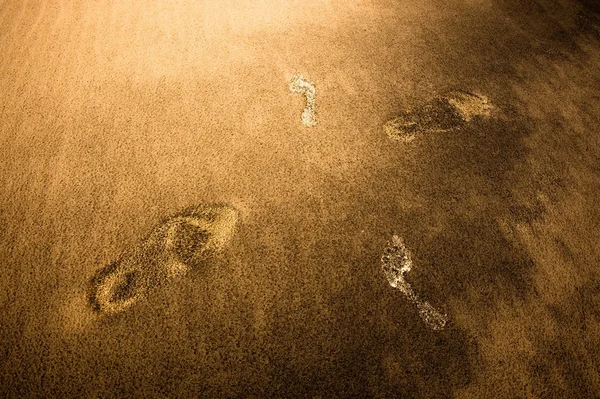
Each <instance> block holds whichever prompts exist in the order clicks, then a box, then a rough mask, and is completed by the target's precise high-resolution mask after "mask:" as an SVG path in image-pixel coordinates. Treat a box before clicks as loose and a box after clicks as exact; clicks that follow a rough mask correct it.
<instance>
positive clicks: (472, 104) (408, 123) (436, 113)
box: [383, 91, 492, 142]
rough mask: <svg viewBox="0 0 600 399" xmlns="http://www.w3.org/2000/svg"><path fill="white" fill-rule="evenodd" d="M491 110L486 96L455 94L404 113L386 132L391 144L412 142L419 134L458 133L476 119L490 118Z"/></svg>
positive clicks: (387, 123)
mask: <svg viewBox="0 0 600 399" xmlns="http://www.w3.org/2000/svg"><path fill="white" fill-rule="evenodd" d="M491 109H492V106H491V104H490V103H489V101H488V99H487V98H486V97H485V96H480V95H478V94H474V93H470V92H466V91H453V92H450V93H448V94H446V95H444V96H441V97H436V98H434V99H433V100H431V101H430V102H428V103H427V104H425V105H423V106H422V107H421V108H418V109H416V110H413V111H409V112H403V113H402V114H400V115H399V116H397V117H395V118H393V119H391V120H389V121H388V122H386V124H385V125H384V127H383V129H384V131H385V133H386V134H387V135H388V137H389V138H390V139H392V140H398V141H404V142H410V141H412V140H414V139H415V137H417V136H418V135H419V134H426V133H433V132H445V131H448V130H453V129H458V128H460V127H461V126H464V125H465V124H467V123H469V122H470V121H471V120H472V119H473V118H475V117H483V116H489V115H490V112H491Z"/></svg>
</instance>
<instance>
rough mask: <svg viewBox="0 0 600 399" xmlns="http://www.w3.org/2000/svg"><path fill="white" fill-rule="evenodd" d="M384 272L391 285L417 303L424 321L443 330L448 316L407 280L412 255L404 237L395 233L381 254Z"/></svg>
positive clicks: (436, 328)
mask: <svg viewBox="0 0 600 399" xmlns="http://www.w3.org/2000/svg"><path fill="white" fill-rule="evenodd" d="M381 264H382V268H383V273H384V274H385V277H386V278H387V280H388V282H389V283H390V285H391V286H392V287H394V288H397V289H399V290H400V291H401V292H402V293H403V294H404V295H406V297H407V298H408V299H409V300H410V301H411V302H412V303H414V304H415V306H416V307H417V309H418V310H419V314H420V315H421V318H422V319H423V321H424V322H425V323H426V324H427V325H428V326H429V327H431V328H432V329H434V330H441V329H443V328H444V326H445V325H446V322H447V316H446V315H444V314H442V313H440V312H439V311H438V310H437V309H435V308H434V307H433V306H431V305H430V304H429V302H426V301H422V300H421V299H420V298H419V297H418V296H417V294H416V293H415V292H414V291H413V289H412V287H411V286H410V284H408V282H407V281H406V279H405V278H406V273H408V272H409V271H410V269H411V268H412V257H411V254H410V252H409V251H408V249H406V247H405V246H404V242H403V240H402V238H400V237H398V236H396V235H394V236H393V237H392V241H391V242H389V243H388V245H387V246H386V247H385V249H384V250H383V255H381Z"/></svg>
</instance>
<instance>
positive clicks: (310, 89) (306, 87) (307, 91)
mask: <svg viewBox="0 0 600 399" xmlns="http://www.w3.org/2000/svg"><path fill="white" fill-rule="evenodd" d="M289 86H290V91H291V92H292V93H299V94H302V95H304V96H305V97H306V107H305V108H304V111H302V115H301V116H300V118H301V119H302V124H303V125H304V126H306V127H311V126H314V125H316V124H317V89H316V88H315V85H314V83H312V82H311V81H309V80H307V79H306V78H305V77H304V76H302V75H294V76H292V78H291V79H290V82H289Z"/></svg>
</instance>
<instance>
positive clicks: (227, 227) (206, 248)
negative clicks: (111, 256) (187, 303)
mask: <svg viewBox="0 0 600 399" xmlns="http://www.w3.org/2000/svg"><path fill="white" fill-rule="evenodd" d="M237 220H238V212H237V210H235V209H234V208H232V207H230V206H227V205H205V206H197V207H194V208H189V209H187V210H186V211H184V212H181V213H180V214H177V215H174V216H172V217H170V218H169V219H167V220H166V221H165V222H164V223H162V224H161V225H159V226H158V227H156V228H155V229H154V230H153V231H152V232H151V233H150V235H149V236H148V237H147V238H146V239H145V240H144V241H142V243H140V244H139V245H138V246H137V247H135V248H134V249H133V250H131V251H129V253H127V254H125V255H124V256H123V257H121V259H120V260H118V261H116V262H113V263H111V264H109V265H108V266H106V267H104V268H102V269H101V270H99V271H98V272H97V273H96V275H95V276H94V277H93V278H92V280H91V289H90V296H89V301H90V305H91V306H92V308H93V309H94V310H96V311H97V312H100V313H109V314H110V313H118V312H121V311H123V310H125V309H127V308H129V307H130V306H132V305H133V304H134V303H136V302H138V300H139V299H140V298H142V297H144V295H145V294H146V292H147V291H148V289H150V288H151V287H153V286H156V285H159V284H161V283H163V282H165V281H168V280H170V279H172V278H175V277H177V276H181V275H184V274H186V273H187V272H188V271H189V270H190V269H191V268H192V267H193V266H194V265H198V264H199V263H200V262H201V261H203V260H205V259H206V258H208V257H210V256H212V255H215V254H216V253H218V252H220V251H222V250H223V249H224V248H225V246H226V245H227V243H228V242H229V241H230V240H231V238H232V236H233V234H234V231H235V226H236V224H237Z"/></svg>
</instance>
